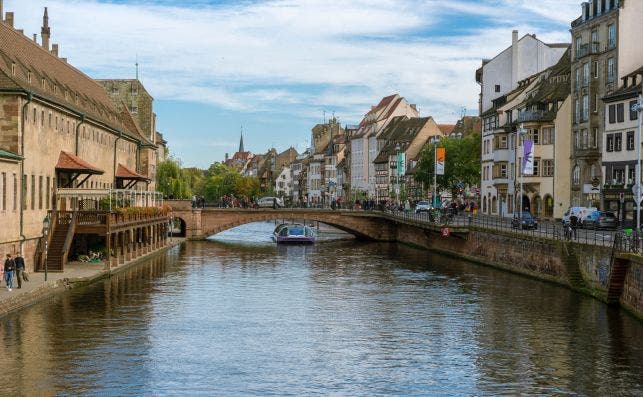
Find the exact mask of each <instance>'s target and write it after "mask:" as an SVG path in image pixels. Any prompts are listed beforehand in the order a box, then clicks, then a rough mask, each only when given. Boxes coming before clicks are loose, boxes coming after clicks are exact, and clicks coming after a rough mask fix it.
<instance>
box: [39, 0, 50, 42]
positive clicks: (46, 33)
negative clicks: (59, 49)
mask: <svg viewBox="0 0 643 397" xmlns="http://www.w3.org/2000/svg"><path fill="white" fill-rule="evenodd" d="M40 36H41V37H42V48H44V49H45V50H47V51H49V38H50V37H51V30H50V28H49V13H47V7H45V14H44V15H43V16H42V28H41V29H40Z"/></svg>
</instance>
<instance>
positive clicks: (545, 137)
mask: <svg viewBox="0 0 643 397" xmlns="http://www.w3.org/2000/svg"><path fill="white" fill-rule="evenodd" d="M553 143H554V127H547V128H543V130H542V144H543V145H551V144H553Z"/></svg>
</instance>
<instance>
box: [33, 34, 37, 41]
mask: <svg viewBox="0 0 643 397" xmlns="http://www.w3.org/2000/svg"><path fill="white" fill-rule="evenodd" d="M33 42H34V43H37V42H38V35H37V34H36V33H34V34H33Z"/></svg>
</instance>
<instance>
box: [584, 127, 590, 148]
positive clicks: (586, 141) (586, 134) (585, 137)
mask: <svg viewBox="0 0 643 397" xmlns="http://www.w3.org/2000/svg"><path fill="white" fill-rule="evenodd" d="M588 147H589V134H588V133H587V130H583V149H587V148H588Z"/></svg>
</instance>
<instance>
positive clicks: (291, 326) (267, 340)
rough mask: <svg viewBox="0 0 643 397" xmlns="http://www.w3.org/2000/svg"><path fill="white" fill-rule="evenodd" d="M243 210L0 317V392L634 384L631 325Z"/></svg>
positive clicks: (551, 293) (642, 352) (491, 279)
mask: <svg viewBox="0 0 643 397" xmlns="http://www.w3.org/2000/svg"><path fill="white" fill-rule="evenodd" d="M273 227H274V225H271V224H269V223H253V224H249V225H245V226H242V227H239V228H237V229H234V230H231V231H228V232H226V233H223V234H220V235H218V236H215V237H214V238H213V239H211V240H210V241H204V242H189V243H186V244H184V245H182V246H180V247H175V248H174V249H172V250H170V251H169V252H167V253H166V254H163V255H160V256H157V257H154V258H152V259H150V260H148V262H147V263H145V264H143V265H141V266H138V267H136V268H133V269H132V270H131V271H128V272H126V273H121V274H119V275H117V276H115V277H113V278H112V279H110V280H107V281H104V282H102V283H99V284H96V285H92V286H89V287H85V288H82V289H77V290H72V291H69V292H66V293H64V294H61V295H58V296H56V297H54V298H52V299H50V300H48V301H47V302H43V303H40V304H37V305H34V306H31V307H29V308H27V309H25V310H22V311H20V312H17V313H14V314H11V315H9V316H6V317H4V318H2V319H0V327H1V335H2V339H3V343H2V345H1V346H2V353H1V354H0V367H1V368H2V370H1V371H0V383H1V384H2V386H1V388H0V395H100V396H105V395H110V396H111V395H114V396H156V395H171V396H179V395H185V396H196V395H217V396H245V395H260V396H267V395H280V396H286V395H290V396H304V395H351V396H361V395H369V396H370V395H395V396H427V395H517V394H531V395H596V396H605V395H610V396H618V395H641V393H643V343H642V341H643V323H641V322H640V321H638V320H636V319H634V318H632V317H631V316H630V315H628V314H627V313H624V312H623V311H621V310H618V309H611V308H608V307H606V306H605V305H603V304H602V303H600V302H598V301H596V300H594V299H591V298H588V297H585V296H582V295H579V294H576V293H573V292H571V291H569V290H567V289H564V288H560V287H557V286H554V285H550V284H546V283H543V282H539V281H535V280H530V279H527V278H524V277H520V276H516V275H513V274H509V273H505V272H501V271H497V270H494V269H490V268H485V267H482V266H478V265H474V264H471V263H466V262H462V261H458V260H454V259H449V258H445V257H441V256H436V255H431V254H429V253H427V252H426V251H421V250H416V249H413V248H409V247H405V246H400V245H392V244H378V243H364V242H358V241H335V242H330V241H326V242H321V243H319V244H316V245H314V246H289V247H277V246H275V245H274V244H272V243H271V242H270V239H269V235H270V232H271V231H272V228H273Z"/></svg>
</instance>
